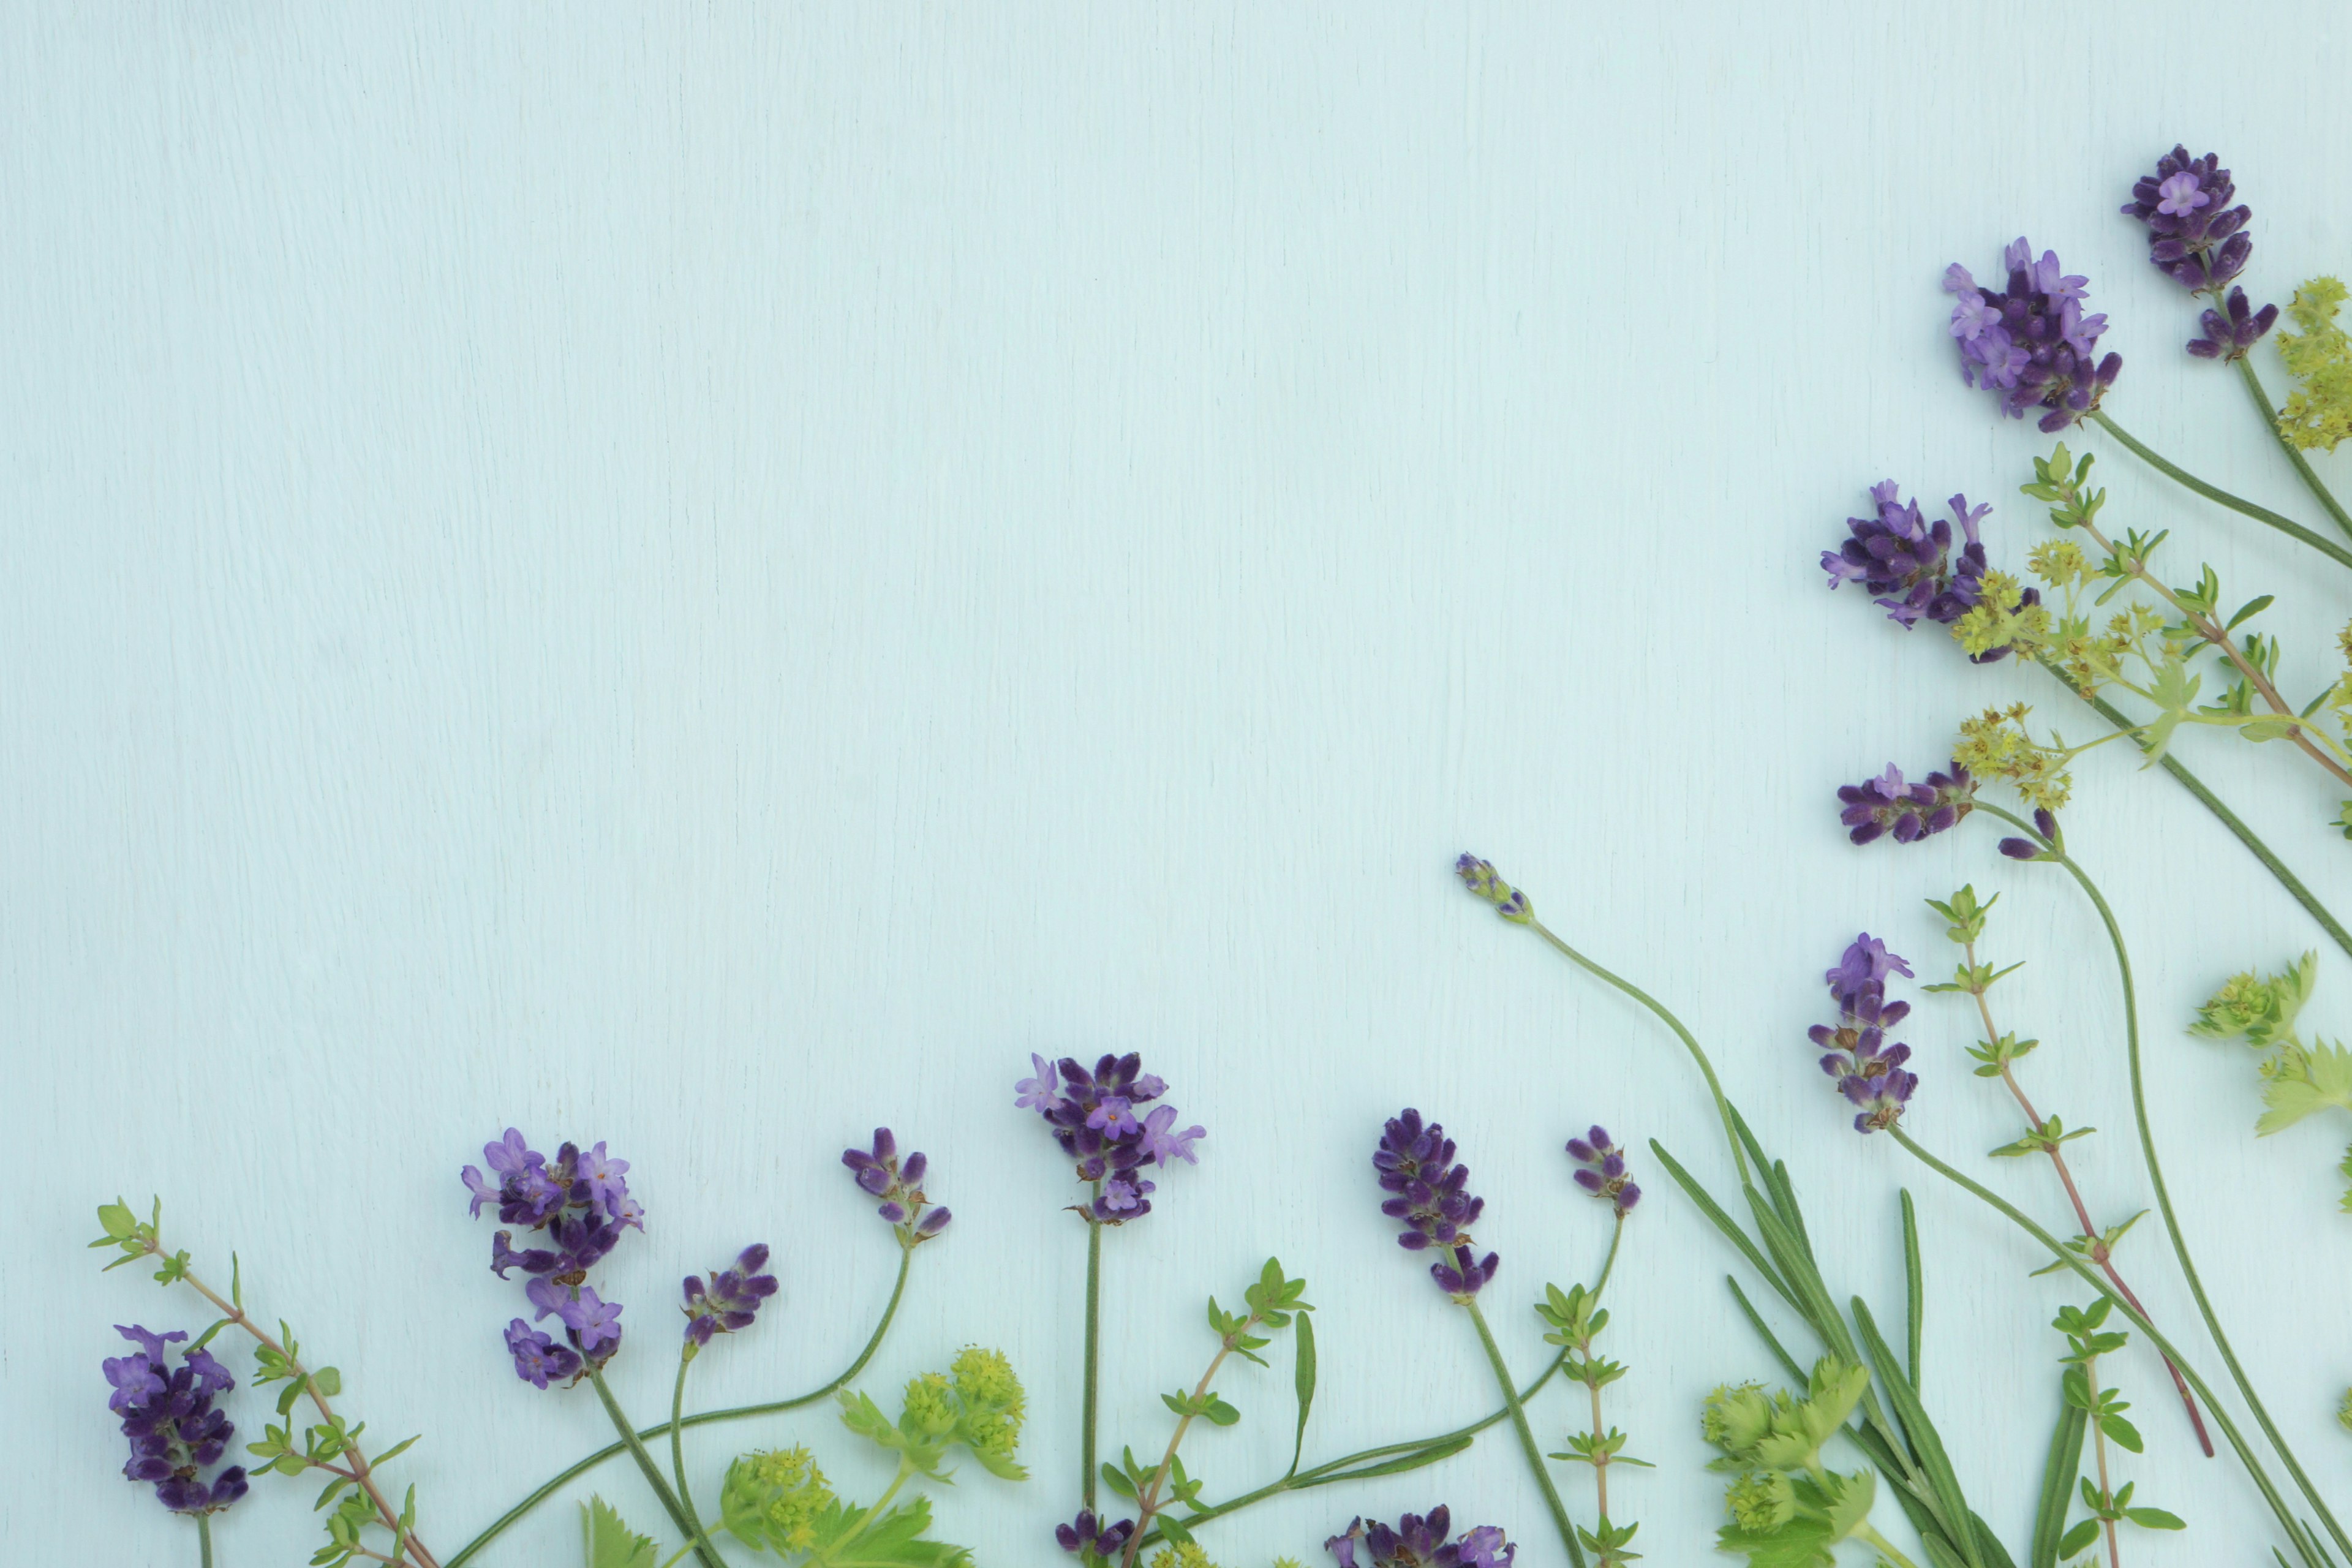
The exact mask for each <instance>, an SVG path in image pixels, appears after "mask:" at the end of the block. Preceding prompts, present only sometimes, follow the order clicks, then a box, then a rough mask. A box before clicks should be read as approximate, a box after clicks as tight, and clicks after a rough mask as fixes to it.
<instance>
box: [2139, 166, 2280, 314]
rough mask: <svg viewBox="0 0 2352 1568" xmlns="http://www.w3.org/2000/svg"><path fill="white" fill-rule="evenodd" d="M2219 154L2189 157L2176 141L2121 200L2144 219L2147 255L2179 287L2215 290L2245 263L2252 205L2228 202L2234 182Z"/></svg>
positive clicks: (2234, 192) (2250, 247)
mask: <svg viewBox="0 0 2352 1568" xmlns="http://www.w3.org/2000/svg"><path fill="white" fill-rule="evenodd" d="M2237 194H2238V187H2237V186H2236V185H2235V184H2232V183H2231V179H2230V171H2229V170H2227V169H2224V168H2222V167H2221V156H2220V154H2218V153H2206V154H2205V156H2203V157H2202V158H2191V157H2190V156H2189V149H2188V148H2186V147H2175V148H2173V150H2172V151H2171V152H2169V153H2166V154H2165V155H2164V156H2163V157H2161V158H2158V160H2157V161H2156V173H2154V174H2143V175H2141V176H2140V177H2139V180H2138V183H2137V184H2134V185H2133V186H2132V199H2131V200H2130V201H2127V202H2126V203H2125V204H2124V205H2123V211H2124V214H2125V216H2128V217H2136V218H2137V219H2139V221H2140V222H2142V223H2144V224H2146V225H2147V237H2148V246H2147V258H2148V259H2149V260H2150V261H2152V262H2154V263H2155V264H2156V267H2157V270H2158V271H2160V272H2162V273H2163V274H2164V275H2165V276H2166V277H2168V278H2169V279H2172V280H2173V281H2174V282H2176V283H2178V284H2179V285H2180V286H2181V287H2182V288H2184V289H2194V290H2196V291H2197V292H2199V293H2204V292H2207V291H2217V290H2218V289H2220V288H2221V285H2222V284H2224V283H2227V282H2229V281H2230V280H2231V279H2233V278H2235V277H2236V276H2237V275H2238V274H2239V273H2241V272H2242V271H2244V270H2245V268H2246V258H2248V257H2250V256H2252V254H2253V250H2254V241H2253V237H2252V235H2250V234H2248V233H2247V232H2246V223H2247V220H2248V219H2250V218H2252V216H2254V215H2253V209H2252V208H2251V207H2247V206H2242V205H2241V206H2232V205H2230V204H2231V197H2233V196H2235V195H2237Z"/></svg>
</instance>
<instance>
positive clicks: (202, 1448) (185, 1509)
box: [101, 1323, 247, 1514]
mask: <svg viewBox="0 0 2352 1568" xmlns="http://www.w3.org/2000/svg"><path fill="white" fill-rule="evenodd" d="M114 1331H115V1332H116V1333H118V1334H121V1336H122V1337H123V1338H124V1339H126V1340H129V1341H130V1342H131V1343H133V1344H135V1345H137V1346H138V1347H139V1351H138V1353H137V1354H135V1355H126V1356H109V1357H107V1358H106V1359H105V1361H104V1362H103V1363H101V1370H103V1371H104V1372H105V1373H106V1381H107V1382H108V1383H110V1384H112V1385H113V1387H114V1393H113V1394H111V1395H110V1396H109V1397H108V1399H107V1402H106V1407H107V1408H108V1409H109V1410H111V1411H112V1412H114V1414H115V1415H119V1416H121V1418H122V1435H123V1436H125V1437H127V1438H129V1439H130V1440H131V1458H130V1459H129V1460H128V1461H127V1462H126V1463H125V1464H124V1465H123V1467H122V1474H123V1475H124V1477H125V1478H126V1479H131V1480H134V1481H142V1482H145V1483H147V1484H149V1485H152V1487H154V1489H155V1500H156V1501H158V1502H160V1503H162V1504H163V1506H164V1507H165V1508H168V1509H170V1510H172V1511H173V1513H191V1514H194V1513H217V1512H219V1511H220V1510H222V1509H225V1508H226V1507H228V1506H229V1505H230V1504H231V1503H233V1502H235V1501H236V1500H237V1499H239V1498H241V1497H243V1496H244V1495H245V1494H246V1490H247V1481H246V1476H245V1468H244V1467H243V1466H241V1465H231V1466H230V1467H229V1468H226V1469H225V1470H223V1471H221V1472H220V1473H219V1474H217V1475H215V1477H214V1478H213V1479H211V1480H210V1481H209V1482H207V1481H206V1480H205V1479H204V1477H203V1475H202V1474H201V1473H200V1472H202V1471H204V1470H206V1469H209V1468H211V1467H213V1466H215V1465H217V1464H219V1463H220V1462H221V1459H222V1458H223V1457H224V1456H226V1454H227V1452H228V1444H229V1439H230V1438H231V1437H233V1436H236V1427H235V1426H231V1425H230V1424H229V1419H228V1417H227V1416H226V1415H224V1414H222V1413H221V1412H220V1411H218V1410H215V1409H214V1408H213V1401H214V1400H215V1399H216V1398H218V1397H219V1396H220V1395H222V1394H226V1393H227V1392H228V1391H229V1390H231V1389H233V1388H235V1387H236V1379H235V1378H234V1377H231V1376H230V1375H229V1373H228V1369H227V1368H226V1367H225V1366H223V1365H221V1363H219V1362H217V1361H215V1360H214V1359H213V1356H212V1352H209V1351H206V1350H205V1349H203V1348H202V1347H197V1348H194V1349H192V1350H189V1351H187V1352H184V1353H183V1354H182V1356H181V1358H180V1364H179V1365H178V1366H173V1364H172V1363H171V1357H170V1355H169V1353H168V1352H166V1351H165V1349H164V1347H165V1346H166V1345H170V1344H178V1343H182V1342H185V1341H186V1339H187V1337H188V1336H187V1335H186V1334H185V1333H184V1332H181V1331H178V1330H174V1331H172V1332H170V1333H166V1334H159V1333H156V1332H154V1331H152V1330H150V1329H145V1328H142V1327H140V1326H139V1325H137V1324H135V1323H134V1324H132V1325H131V1327H129V1328H125V1327H123V1326H122V1325H121V1324H120V1323H117V1324H116V1325H115V1326H114Z"/></svg>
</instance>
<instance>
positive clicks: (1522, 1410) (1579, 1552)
mask: <svg viewBox="0 0 2352 1568" xmlns="http://www.w3.org/2000/svg"><path fill="white" fill-rule="evenodd" d="M1537 929H1538V930H1540V929H1542V928H1540V927H1538V928H1537ZM1462 1304H1463V1305H1464V1306H1465V1307H1467V1308H1469V1309H1470V1321H1472V1322H1473V1323H1475V1324H1476V1325H1477V1328H1478V1342H1479V1343H1480V1344H1481V1345H1484V1346H1485V1347H1486V1364H1487V1365H1488V1366H1491V1367H1493V1368H1494V1369H1495V1382H1496V1385H1497V1386H1499V1387H1500V1388H1501V1389H1502V1391H1503V1406H1504V1408H1505V1409H1507V1410H1508V1411H1509V1412H1510V1413H1511V1426H1512V1427H1513V1428H1514V1429H1516V1430H1517V1433H1518V1435H1519V1449H1520V1451H1521V1452H1522V1453H1524V1454H1526V1455H1527V1457H1528V1469H1530V1470H1532V1471H1534V1472H1535V1478H1536V1485H1537V1486H1538V1488H1540V1489H1542V1491H1543V1496H1544V1504H1545V1506H1546V1507H1548V1508H1549V1509H1550V1510H1551V1519H1552V1522H1553V1523H1554V1524H1556V1525H1558V1526H1559V1539H1560V1544H1562V1545H1563V1546H1566V1547H1567V1548H1568V1561H1569V1563H1570V1564H1571V1568H1584V1548H1583V1547H1582V1546H1580V1545H1579V1544H1577V1540H1576V1526H1575V1525H1574V1524H1572V1523H1570V1521H1569V1517H1568V1505H1567V1504H1565V1503H1563V1502H1561V1501H1560V1500H1559V1488H1558V1487H1556V1486H1554V1485H1552V1484H1551V1471H1550V1470H1549V1468H1546V1466H1545V1464H1544V1457H1543V1449H1542V1448H1541V1447H1538V1445H1537V1443H1536V1435H1535V1429H1534V1428H1533V1427H1531V1426H1528V1411H1527V1406H1526V1405H1522V1404H1521V1403H1520V1402H1519V1391H1518V1389H1517V1386H1515V1385H1514V1384H1513V1383H1512V1381H1511V1369H1510V1367H1509V1366H1508V1365H1507V1364H1506V1363H1505V1362H1504V1360H1503V1351H1502V1347H1501V1346H1499V1345H1497V1344H1496V1342H1495V1332H1494V1331H1493V1330H1492V1329H1489V1328H1488V1327H1487V1326H1486V1313H1484V1312H1482V1311H1480V1310H1478V1298H1476V1297H1475V1296H1473V1297H1471V1298H1469V1299H1468V1300H1465V1301H1464V1302H1463V1303H1462Z"/></svg>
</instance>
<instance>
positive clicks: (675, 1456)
mask: <svg viewBox="0 0 2352 1568" xmlns="http://www.w3.org/2000/svg"><path fill="white" fill-rule="evenodd" d="M694 1352H695V1344H694V1342H693V1341H691V1340H688V1342H687V1343H686V1347H685V1348H684V1349H683V1350H681V1351H679V1352H678V1356H677V1385H676V1386H675V1387H673V1388H672V1389H671V1390H670V1394H669V1468H670V1469H671V1471H672V1473H674V1474H675V1475H676V1476H677V1501H678V1506H679V1507H680V1508H683V1509H684V1510H686V1521H687V1522H688V1524H690V1525H692V1526H694V1531H693V1533H692V1534H691V1535H689V1536H688V1538H687V1539H688V1543H689V1544H691V1543H693V1542H700V1543H701V1544H703V1545H704V1546H711V1545H712V1542H711V1540H710V1532H709V1531H707V1530H705V1529H703V1528H702V1516H701V1515H700V1514H698V1513H697V1512H696V1511H695V1510H694V1490H693V1489H692V1488H690V1487H688V1485H687V1484H686V1369H687V1368H688V1367H689V1366H692V1365H693V1364H694ZM712 1549H713V1550H714V1551H715V1550H716V1548H715V1547H713V1548H712Z"/></svg>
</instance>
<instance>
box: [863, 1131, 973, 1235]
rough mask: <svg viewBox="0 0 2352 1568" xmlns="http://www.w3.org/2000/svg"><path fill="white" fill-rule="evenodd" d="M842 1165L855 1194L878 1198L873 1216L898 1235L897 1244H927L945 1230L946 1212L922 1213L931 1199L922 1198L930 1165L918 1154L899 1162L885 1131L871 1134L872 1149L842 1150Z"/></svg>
mask: <svg viewBox="0 0 2352 1568" xmlns="http://www.w3.org/2000/svg"><path fill="white" fill-rule="evenodd" d="M841 1163H843V1164H845V1165H846V1166H848V1167H849V1170H850V1173H851V1174H852V1175H854V1176H855V1177H856V1179H857V1185H858V1190H859V1191H861V1192H863V1193H865V1194H866V1195H867V1196H868V1197H876V1198H880V1199H881V1200H882V1201H881V1202H880V1203H879V1204H877V1205H875V1209H874V1212H875V1213H876V1214H878V1215H881V1216H882V1218H883V1220H884V1222H885V1223H886V1224H887V1225H889V1226H892V1227H893V1228H895V1229H896V1230H897V1231H898V1244H899V1245H900V1246H902V1247H913V1246H915V1245H917V1244H918V1243H920V1242H925V1241H929V1240H930V1239H931V1237H935V1236H937V1235H939V1234H940V1232H941V1231H942V1230H945V1229H946V1228H947V1224H948V1211H947V1210H945V1209H943V1208H933V1209H930V1210H929V1213H926V1212H925V1210H926V1208H927V1206H928V1205H929V1203H930V1199H929V1198H928V1197H926V1196H925V1195H924V1194H923V1177H924V1176H925V1175H926V1174H927V1173H929V1171H930V1168H931V1163H930V1161H929V1160H928V1159H926V1158H925V1157H924V1156H923V1154H922V1153H921V1152H919V1151H918V1152H915V1153H912V1154H909V1155H908V1156H907V1157H906V1159H905V1160H903V1161H902V1160H900V1159H899V1158H898V1139H897V1138H896V1137H894V1136H893V1135H892V1134H891V1131H890V1130H889V1129H888V1128H887V1127H877V1128H876V1129H875V1130H874V1149H873V1152H871V1153H869V1152H866V1150H863V1149H844V1150H843V1151H842V1152H841Z"/></svg>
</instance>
